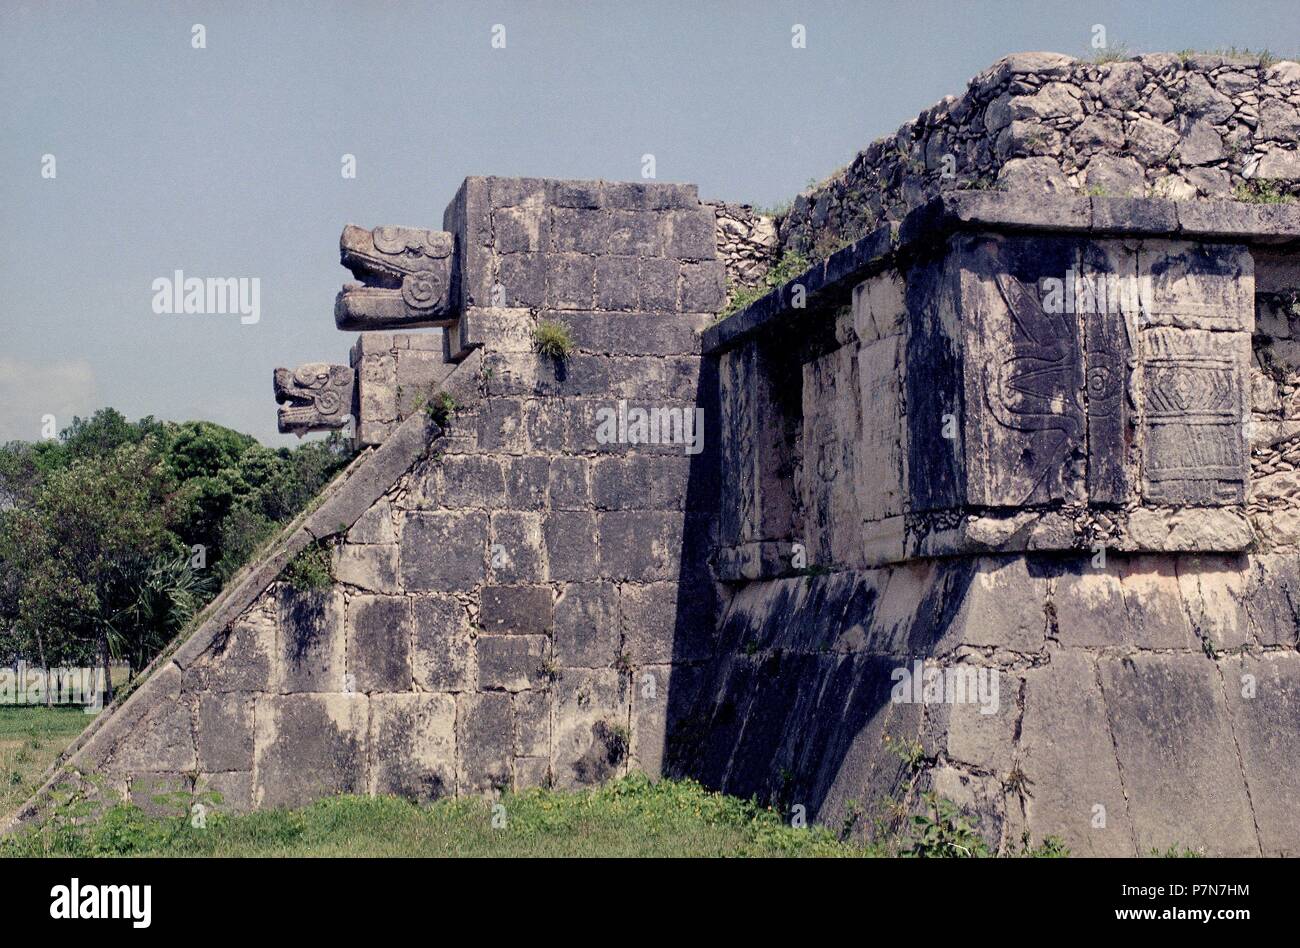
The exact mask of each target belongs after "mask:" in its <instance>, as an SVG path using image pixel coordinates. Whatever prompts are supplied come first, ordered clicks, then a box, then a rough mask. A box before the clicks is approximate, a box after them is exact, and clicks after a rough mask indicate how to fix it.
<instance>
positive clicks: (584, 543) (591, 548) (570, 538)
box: [542, 510, 598, 582]
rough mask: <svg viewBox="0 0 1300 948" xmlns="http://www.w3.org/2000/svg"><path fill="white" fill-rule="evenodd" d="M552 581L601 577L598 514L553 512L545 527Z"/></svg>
mask: <svg viewBox="0 0 1300 948" xmlns="http://www.w3.org/2000/svg"><path fill="white" fill-rule="evenodd" d="M542 531H543V533H544V535H545V538H546V561H547V565H548V569H549V575H550V579H551V581H552V582H583V581H585V580H591V579H595V578H596V576H597V575H598V563H597V545H596V536H597V522H596V515H595V514H593V513H588V512H585V511H558V510H557V511H552V512H551V513H549V514H547V515H546V517H545V520H544V521H543V524H542Z"/></svg>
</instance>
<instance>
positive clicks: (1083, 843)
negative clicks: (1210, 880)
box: [1021, 649, 1136, 856]
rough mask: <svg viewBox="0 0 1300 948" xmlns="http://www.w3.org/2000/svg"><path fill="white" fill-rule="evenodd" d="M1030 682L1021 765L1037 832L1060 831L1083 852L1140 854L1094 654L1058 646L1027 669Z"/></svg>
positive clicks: (1027, 806)
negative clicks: (1040, 663) (1045, 659)
mask: <svg viewBox="0 0 1300 948" xmlns="http://www.w3.org/2000/svg"><path fill="white" fill-rule="evenodd" d="M1025 686H1026V688H1025V699H1024V701H1025V707H1024V714H1023V724H1022V725H1021V735H1022V736H1021V753H1022V763H1021V767H1022V769H1023V772H1024V776H1025V778H1026V784H1025V786H1026V790H1025V794H1024V797H1025V804H1024V805H1025V813H1026V818H1027V819H1026V824H1027V828H1028V829H1029V832H1030V834H1031V836H1032V837H1033V838H1034V839H1043V838H1044V837H1046V836H1050V835H1057V836H1060V837H1061V838H1062V839H1063V840H1064V842H1065V844H1066V845H1067V846H1068V847H1069V849H1070V853H1071V854H1072V855H1077V856H1132V855H1136V851H1135V847H1136V844H1135V841H1134V835H1133V826H1132V823H1131V821H1130V819H1129V813H1128V801H1127V800H1126V799H1125V794H1124V784H1123V783H1122V781H1121V778H1120V772H1119V764H1118V762H1117V761H1116V758H1115V746H1114V743H1113V741H1112V737H1111V731H1110V726H1109V724H1108V722H1107V719H1106V706H1105V702H1104V701H1103V699H1102V694H1101V689H1100V686H1099V685H1098V680H1097V669H1096V666H1095V665H1094V660H1093V659H1092V658H1091V657H1089V656H1087V655H1085V654H1083V653H1081V652H1078V651H1074V650H1071V649H1062V650H1060V651H1054V652H1052V654H1051V660H1050V662H1049V663H1048V664H1047V665H1046V666H1045V667H1043V668H1038V669H1030V670H1029V671H1028V672H1027V673H1026V674H1025Z"/></svg>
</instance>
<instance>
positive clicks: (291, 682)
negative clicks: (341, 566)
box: [277, 586, 347, 692]
mask: <svg viewBox="0 0 1300 948" xmlns="http://www.w3.org/2000/svg"><path fill="white" fill-rule="evenodd" d="M277 605H278V612H279V621H278V625H277V630H278V634H279V641H278V645H277V649H278V662H277V664H278V669H279V675H278V690H279V691H281V692H294V691H345V690H347V689H346V684H347V681H346V678H345V677H344V676H345V671H346V670H345V664H346V645H345V641H344V634H343V593H342V591H341V590H340V589H338V587H330V588H328V589H324V590H307V591H297V590H294V589H291V588H289V587H288V586H282V587H280V590H279V595H278V597H277Z"/></svg>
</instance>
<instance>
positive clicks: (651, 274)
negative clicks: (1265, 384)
mask: <svg viewBox="0 0 1300 948" xmlns="http://www.w3.org/2000/svg"><path fill="white" fill-rule="evenodd" d="M446 223H447V227H448V230H449V231H450V232H451V233H453V234H454V235H455V241H456V246H457V253H456V255H455V261H454V265H455V266H457V267H458V268H459V270H458V273H457V274H456V275H455V277H454V278H453V281H452V282H453V287H454V288H455V290H454V292H455V293H456V294H457V297H456V301H455V305H456V320H455V322H454V324H453V325H451V326H450V328H448V329H447V330H446V345H444V344H443V342H444V339H443V333H442V331H439V330H434V331H432V332H426V333H413V334H408V333H387V332H366V333H363V334H362V335H361V336H360V337H359V339H358V341H357V344H356V345H355V347H354V348H353V353H352V365H353V367H354V368H355V369H356V370H357V378H358V383H357V384H358V401H359V418H360V420H361V426H360V430H359V435H360V438H359V440H360V442H361V443H362V444H363V445H364V444H367V443H369V444H375V443H380V447H378V448H377V449H376V448H370V449H369V450H368V451H367V453H365V454H363V456H362V458H361V460H360V461H358V462H357V464H356V465H355V466H354V469H353V470H352V471H351V472H350V473H349V475H348V478H347V481H348V482H349V483H351V484H352V485H353V487H352V488H346V489H345V488H337V487H336V488H335V490H336V491H337V490H361V491H363V492H364V496H363V495H362V494H357V495H356V497H354V498H353V500H352V501H350V502H349V504H348V505H346V507H345V509H342V510H340V508H339V505H338V504H336V503H334V502H332V501H331V500H329V499H328V497H327V499H326V501H325V502H324V503H323V504H322V506H321V507H320V508H318V509H317V510H315V511H314V512H313V513H312V514H311V515H310V520H309V525H308V526H307V527H304V528H300V529H299V530H298V532H295V533H293V534H291V535H290V538H289V540H288V541H287V545H286V547H285V549H284V552H283V554H282V555H280V558H279V560H278V561H277V560H271V563H278V565H277V566H276V567H275V571H274V572H272V571H271V563H268V564H266V565H264V566H262V567H261V568H260V569H259V570H258V571H257V574H256V575H255V576H253V577H252V578H250V579H247V580H245V581H243V582H242V583H236V587H237V589H238V590H239V593H238V595H239V599H238V603H240V605H238V607H236V605H230V606H228V607H224V608H220V609H218V610H217V612H216V615H215V616H214V617H213V618H211V619H210V620H208V621H207V622H205V623H204V624H203V625H202V626H201V627H200V629H199V630H198V632H197V633H196V634H195V635H194V636H193V637H191V639H190V640H189V641H188V642H187V643H186V644H185V645H183V646H182V647H181V649H180V651H179V652H178V653H177V654H176V655H172V656H164V657H163V658H162V659H160V661H159V663H158V666H157V667H156V668H155V670H154V671H153V673H152V674H151V675H150V677H149V678H148V680H147V681H146V682H145V683H144V685H143V686H142V687H141V688H140V689H139V691H137V693H136V694H134V695H132V696H131V697H130V698H129V699H127V702H126V703H125V705H124V706H123V708H121V709H115V710H114V711H113V712H111V713H110V714H108V715H106V716H105V720H104V722H103V723H101V724H98V725H97V728H96V729H95V733H94V734H91V735H90V736H88V737H87V738H86V739H85V740H84V741H83V742H82V746H81V747H79V748H74V751H73V755H72V759H71V760H70V768H69V769H68V770H66V771H65V772H64V777H67V776H68V774H70V773H73V772H91V771H94V772H98V773H100V774H102V775H104V776H106V777H107V778H108V783H109V786H110V787H111V788H112V789H115V790H117V791H119V792H121V793H125V794H128V795H130V796H131V797H133V798H134V799H136V800H138V801H143V802H146V803H147V802H148V801H149V800H151V799H152V797H153V796H154V795H155V794H156V793H157V792H158V791H159V789H167V790H176V789H179V790H190V791H200V792H202V791H206V790H215V791H218V792H220V793H221V795H222V797H223V804H222V805H224V806H227V807H230V808H234V809H245V808H249V807H266V806H282V805H296V804H300V803H303V802H306V801H308V800H311V799H314V798H316V797H320V796H323V795H328V794H333V793H394V794H402V795H405V796H409V797H412V798H415V799H420V800H428V799H433V798H436V797H440V796H444V795H448V794H472V793H484V792H493V791H497V790H501V789H508V788H523V787H528V786H536V785H548V784H554V785H557V786H561V787H572V786H578V785H587V784H592V783H596V782H599V781H601V780H604V779H606V778H608V777H611V776H614V775H617V774H621V773H624V772H626V771H627V769H628V768H629V767H637V768H640V769H643V770H646V771H648V772H650V773H657V772H658V771H659V768H660V762H661V759H662V756H663V747H664V741H665V734H666V732H667V730H668V722H669V720H670V719H671V715H672V709H673V708H674V707H675V706H677V705H680V704H681V703H683V702H684V701H685V700H687V696H688V694H689V688H690V685H691V683H692V682H693V681H694V680H695V679H696V678H697V677H698V676H699V674H700V670H701V668H702V666H703V664H704V663H705V662H706V661H707V660H708V659H710V658H711V656H712V654H713V640H714V636H715V634H716V616H717V613H718V609H719V608H720V598H719V597H720V593H719V590H718V589H717V588H716V587H715V584H714V582H713V578H712V574H711V572H710V570H709V566H708V558H709V556H710V555H711V552H712V545H713V542H714V538H715V536H716V517H717V504H716V500H715V495H716V490H717V471H716V464H717V446H716V444H715V441H716V438H715V436H714V432H715V431H716V423H717V410H716V384H715V383H714V382H712V381H711V380H710V376H709V375H708V373H707V372H705V371H704V370H702V366H701V363H702V359H701V355H700V332H701V331H702V330H703V329H704V327H705V326H706V325H707V324H708V323H710V322H711V321H712V320H713V319H714V318H715V317H714V314H715V313H716V312H717V311H718V310H719V309H720V308H721V306H722V302H723V294H724V280H725V273H724V264H723V262H722V261H721V260H719V259H718V255H717V247H716V243H715V241H716V237H715V234H716V228H717V217H716V214H715V210H714V208H713V207H711V206H708V205H704V204H701V203H700V201H699V200H698V198H697V196H696V193H695V189H694V187H691V186H682V185H657V184H648V185H639V184H615V183H605V182H595V181H591V182H582V181H548V180H542V179H502V178H470V179H467V180H466V182H465V184H464V186H463V187H462V188H461V190H460V192H459V194H458V195H457V197H456V199H455V200H454V201H453V203H452V205H451V207H450V208H449V210H448V213H447V217H446ZM421 233H423V232H421ZM345 295H346V296H347V302H348V306H349V307H350V308H349V310H348V311H349V314H350V318H355V319H358V320H364V319H365V318H366V311H365V307H366V306H367V305H369V297H368V296H367V291H366V290H364V289H361V290H355V289H354V290H348V291H346V292H345ZM374 296H375V298H376V299H379V298H380V297H382V294H381V293H376V294H374ZM382 302H383V305H384V306H389V307H391V306H393V305H394V304H393V303H391V302H390V301H388V300H387V299H384V300H382ZM385 312H388V310H385ZM547 323H550V324H556V325H558V326H559V327H561V332H562V334H563V335H564V336H567V338H568V341H569V344H570V345H571V349H570V351H568V352H567V353H566V354H564V355H563V356H559V357H557V356H553V355H545V354H542V353H540V352H539V351H538V349H537V345H536V342H535V337H534V332H535V330H536V329H537V328H538V327H539V326H542V325H544V324H547ZM453 358H455V359H456V361H452V360H453ZM442 395H446V396H447V401H446V402H445V403H444V402H442V401H441V398H440V397H441V396H442ZM431 400H433V401H437V402H438V403H439V404H440V405H443V407H449V408H450V410H449V413H448V417H446V419H445V421H444V420H443V419H441V418H440V419H439V421H440V424H441V427H440V428H439V427H436V426H433V425H432V423H431V422H430V421H429V418H428V417H427V412H426V411H425V405H426V404H427V403H428V402H429V401H431ZM381 457H386V458H390V459H391V458H397V459H399V460H390V461H388V462H386V463H383V464H379V465H377V462H376V459H377V458H381ZM358 498H361V499H358ZM361 500H364V502H361ZM313 547H323V548H324V549H325V551H326V552H327V553H328V556H329V558H330V563H331V572H332V582H331V583H330V585H329V586H328V587H326V588H324V589H297V588H294V586H293V584H292V582H290V581H289V580H288V579H287V578H286V577H287V574H283V575H282V574H280V573H279V567H280V566H283V565H285V564H286V563H288V562H290V559H291V556H292V555H301V553H302V551H303V550H304V549H306V550H308V551H309V552H310V550H311V548H313ZM128 709H129V710H128ZM114 721H116V724H115V723H114Z"/></svg>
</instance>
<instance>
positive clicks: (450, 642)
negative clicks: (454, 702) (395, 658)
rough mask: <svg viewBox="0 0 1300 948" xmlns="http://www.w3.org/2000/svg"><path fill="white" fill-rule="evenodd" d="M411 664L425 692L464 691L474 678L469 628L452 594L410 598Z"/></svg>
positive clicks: (459, 605)
mask: <svg viewBox="0 0 1300 948" xmlns="http://www.w3.org/2000/svg"><path fill="white" fill-rule="evenodd" d="M411 622H412V626H413V635H412V651H411V666H412V671H413V673H414V678H415V683H416V685H417V686H418V687H420V688H421V689H424V690H426V691H465V690H467V689H468V688H469V687H470V686H471V682H472V681H473V680H474V671H473V665H472V652H473V627H472V626H471V625H470V620H469V616H468V615H467V614H466V611H465V607H464V606H463V605H461V604H460V603H459V602H458V601H457V600H456V599H455V598H453V597H452V596H440V595H436V594H435V595H431V596H417V597H415V598H414V599H412V601H411Z"/></svg>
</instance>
